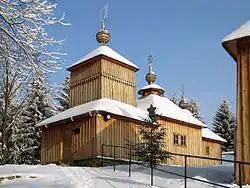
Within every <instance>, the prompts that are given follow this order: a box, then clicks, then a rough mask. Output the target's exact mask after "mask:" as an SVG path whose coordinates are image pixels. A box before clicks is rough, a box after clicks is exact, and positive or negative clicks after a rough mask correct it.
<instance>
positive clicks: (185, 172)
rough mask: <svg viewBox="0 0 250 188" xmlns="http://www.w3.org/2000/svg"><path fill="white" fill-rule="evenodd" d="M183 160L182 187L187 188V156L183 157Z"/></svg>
mask: <svg viewBox="0 0 250 188" xmlns="http://www.w3.org/2000/svg"><path fill="white" fill-rule="evenodd" d="M184 159H185V169H184V176H185V180H184V183H185V185H184V187H185V188H187V156H186V155H185V156H184Z"/></svg>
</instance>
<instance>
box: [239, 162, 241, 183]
mask: <svg viewBox="0 0 250 188" xmlns="http://www.w3.org/2000/svg"><path fill="white" fill-rule="evenodd" d="M239 185H240V188H242V178H241V162H239Z"/></svg>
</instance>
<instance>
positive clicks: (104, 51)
mask: <svg viewBox="0 0 250 188" xmlns="http://www.w3.org/2000/svg"><path fill="white" fill-rule="evenodd" d="M98 55H105V56H107V57H110V58H112V59H115V60H118V61H120V62H122V63H123V64H126V65H129V66H131V67H134V68H136V69H139V68H138V67H137V66H136V65H135V64H133V63H132V62H131V61H129V60H127V59H126V58H125V57H123V56H121V55H120V54H118V53H117V52H115V51H114V50H112V49H111V48H110V47H108V46H99V47H98V48H96V49H95V50H93V51H92V52H90V53H89V54H88V55H86V56H84V57H83V58H81V59H80V60H79V61H77V62H76V63H75V64H73V65H71V66H70V67H68V69H69V68H71V67H73V66H75V65H77V64H80V63H82V62H84V61H87V60H89V59H92V58H94V57H96V56H98Z"/></svg>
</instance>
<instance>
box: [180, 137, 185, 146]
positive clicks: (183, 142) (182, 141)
mask: <svg viewBox="0 0 250 188" xmlns="http://www.w3.org/2000/svg"><path fill="white" fill-rule="evenodd" d="M181 145H182V146H186V136H181Z"/></svg>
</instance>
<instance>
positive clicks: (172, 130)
mask: <svg viewBox="0 0 250 188" xmlns="http://www.w3.org/2000/svg"><path fill="white" fill-rule="evenodd" d="M159 123H161V124H162V125H163V126H164V128H166V133H167V135H166V138H165V142H166V146H165V149H166V150H167V151H170V152H173V153H180V154H188V155H197V156H202V145H201V141H202V135H201V128H200V127H191V126H185V125H182V124H177V123H174V122H169V121H164V120H161V121H159ZM174 134H177V135H183V136H186V146H181V145H176V144H174ZM179 139H180V138H179ZM179 142H180V140H179ZM172 157H173V159H172V160H168V161H167V164H169V165H184V157H182V156H172ZM187 162H188V166H200V165H202V160H201V159H195V158H188V161H187Z"/></svg>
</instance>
